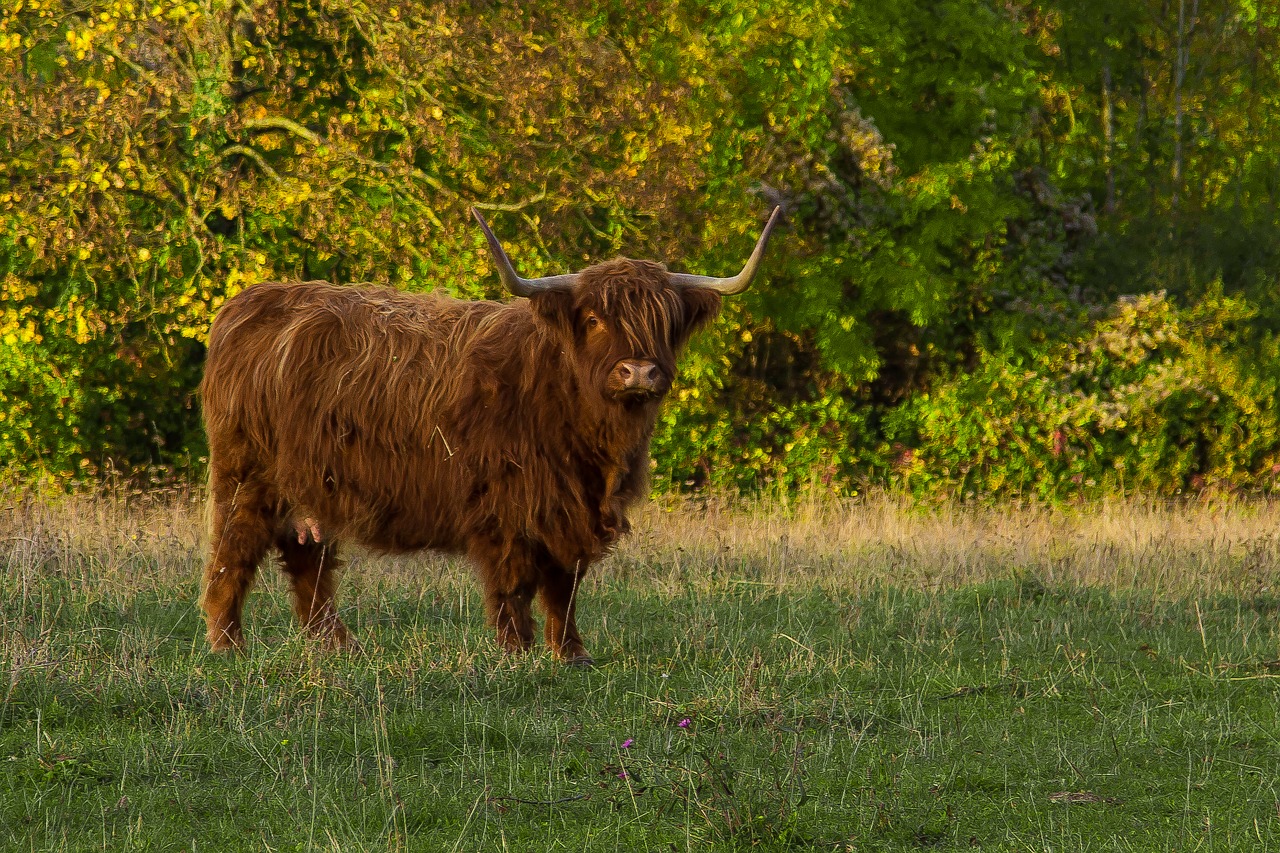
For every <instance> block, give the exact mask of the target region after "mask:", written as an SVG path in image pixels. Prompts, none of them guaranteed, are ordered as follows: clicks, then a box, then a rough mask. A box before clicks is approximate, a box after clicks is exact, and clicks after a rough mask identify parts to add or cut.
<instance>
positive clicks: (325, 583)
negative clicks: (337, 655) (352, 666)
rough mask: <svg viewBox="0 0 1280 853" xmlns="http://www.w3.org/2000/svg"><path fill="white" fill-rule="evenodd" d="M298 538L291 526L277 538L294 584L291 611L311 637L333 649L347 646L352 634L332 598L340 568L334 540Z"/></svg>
mask: <svg viewBox="0 0 1280 853" xmlns="http://www.w3.org/2000/svg"><path fill="white" fill-rule="evenodd" d="M299 538H302V537H299V536H298V535H297V534H296V533H295V531H294V530H293V529H288V530H286V531H285V532H284V533H282V534H281V535H280V536H279V537H278V538H277V539H276V547H278V548H279V549H280V558H281V568H282V569H283V570H284V573H285V575H287V576H288V578H289V583H290V585H291V586H292V587H293V612H294V613H296V614H297V616H298V621H299V622H301V623H302V626H303V627H304V628H306V629H307V630H308V631H309V632H310V633H311V634H312V636H315V637H317V638H320V639H322V640H324V642H325V644H326V645H328V646H330V647H332V648H341V647H343V646H346V645H348V643H350V641H351V635H350V633H349V632H348V631H347V626H346V625H343V624H342V620H341V619H340V618H338V609H337V607H336V606H335V604H334V601H333V596H334V591H335V590H336V589H337V586H338V572H339V570H340V569H341V568H342V562H341V561H340V560H339V559H338V549H337V543H335V542H328V543H325V544H320V543H318V542H314V541H307V542H302V543H299V542H298V539H299Z"/></svg>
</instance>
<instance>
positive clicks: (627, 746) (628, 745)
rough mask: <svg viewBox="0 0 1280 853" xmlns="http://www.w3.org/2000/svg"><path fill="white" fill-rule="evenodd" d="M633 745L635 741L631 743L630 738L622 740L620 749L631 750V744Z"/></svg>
mask: <svg viewBox="0 0 1280 853" xmlns="http://www.w3.org/2000/svg"><path fill="white" fill-rule="evenodd" d="M633 743H635V741H633V740H632V739H631V738H627V739H626V740H624V741H623V742H622V748H623V749H630V748H631V744H633Z"/></svg>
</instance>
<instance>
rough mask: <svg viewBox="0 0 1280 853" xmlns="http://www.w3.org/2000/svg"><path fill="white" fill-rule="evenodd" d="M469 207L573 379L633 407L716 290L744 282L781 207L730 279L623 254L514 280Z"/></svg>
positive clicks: (664, 379)
mask: <svg viewBox="0 0 1280 853" xmlns="http://www.w3.org/2000/svg"><path fill="white" fill-rule="evenodd" d="M472 213H474V214H475V217H476V220H477V221H479V223H480V227H481V228H483V229H484V233H485V237H486V238H487V239H488V241H489V249H490V251H491V252H492V253H493V259H494V263H495V264H496V265H497V267H498V274H499V275H500V276H501V277H502V282H503V284H505V285H506V286H507V289H508V290H510V291H511V292H512V293H514V294H515V295H516V296H525V297H528V298H529V300H530V301H531V303H532V307H533V313H534V316H535V317H536V318H537V319H538V321H539V322H541V323H542V324H544V325H545V326H546V327H547V329H548V330H549V331H550V332H551V333H552V334H553V335H555V336H556V337H557V338H558V340H559V341H560V342H561V344H562V346H563V347H564V350H565V352H566V353H570V354H571V356H572V361H573V364H574V368H575V370H576V371H577V373H578V376H579V380H580V384H581V385H582V386H583V387H584V388H588V389H594V391H595V392H596V393H598V394H599V396H600V397H601V398H602V401H604V402H613V403H618V404H622V405H628V406H634V405H644V404H648V403H653V402H657V401H658V400H661V399H662V397H663V396H664V395H665V394H666V393H667V391H668V390H670V388H671V381H672V380H673V379H674V378H675V372H676V356H677V355H678V354H679V352H680V349H681V348H682V347H683V346H684V344H685V342H686V341H688V340H689V336H690V335H692V334H693V332H694V331H696V330H697V329H698V327H699V326H701V325H702V324H704V323H706V322H707V321H709V320H711V319H712V318H714V317H715V315H716V313H717V312H718V311H719V310H720V297H721V296H722V295H732V294H735V293H741V292H742V291H744V290H746V289H747V286H748V285H750V284H751V279H752V278H753V277H754V276H755V274H756V271H757V270H758V269H759V267H760V262H761V259H762V258H763V256H764V250H765V245H766V244H767V243H768V241H769V234H770V232H771V231H772V230H773V226H774V224H775V223H776V222H777V220H778V217H779V215H780V214H781V208H775V209H774V211H773V215H771V216H770V217H769V222H768V223H767V224H766V225H765V227H764V231H763V232H762V233H761V234H760V239H759V241H757V243H756V248H755V251H753V252H752V253H751V257H750V258H749V259H748V260H747V263H746V266H744V267H743V268H742V271H741V272H740V273H738V274H737V275H735V276H732V277H730V278H714V277H712V276H702V275H690V274H688V273H673V272H668V271H667V268H666V267H664V266H663V265H662V264H659V263H654V262H653V261H633V260H628V259H626V258H621V259H619V260H615V261H608V262H606V263H603V264H597V265H596V266H593V267H588V268H587V269H585V270H583V271H582V272H577V273H570V274H568V275H555V276H549V277H546V278H537V279H525V278H520V276H518V275H516V272H515V269H514V268H513V267H512V265H511V261H510V259H509V258H508V257H507V253H506V252H505V251H504V250H503V248H502V244H501V243H499V242H498V239H497V238H496V237H494V235H493V232H492V231H491V230H490V229H489V226H488V224H486V223H485V221H484V218H483V217H481V216H480V214H479V212H477V211H475V210H474V209H473V210H472Z"/></svg>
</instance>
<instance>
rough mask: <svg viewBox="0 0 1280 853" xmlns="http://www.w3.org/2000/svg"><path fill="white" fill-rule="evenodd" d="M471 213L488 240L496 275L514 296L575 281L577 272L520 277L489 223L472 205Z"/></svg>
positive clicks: (525, 294) (570, 285)
mask: <svg viewBox="0 0 1280 853" xmlns="http://www.w3.org/2000/svg"><path fill="white" fill-rule="evenodd" d="M471 213H472V215H473V216H475V218H476V221H477V222H479V223H480V227H481V228H482V229H484V236H485V239H486V240H488V241H489V253H490V254H491V255H493V263H494V264H495V265H496V266H497V267H498V276H499V277H500V278H501V279H502V283H503V284H504V285H506V288H507V290H510V291H511V292H512V293H514V294H515V295H516V296H533V294H535V293H538V292H540V291H543V290H560V289H565V288H570V287H573V286H574V285H575V284H576V283H577V281H578V274H577V273H568V274H567V275H549V276H545V277H543V278H521V277H520V276H518V275H516V270H515V267H513V266H511V259H510V258H508V257H507V253H506V251H504V250H503V248H502V244H501V243H499V242H498V238H497V237H495V236H493V231H491V230H490V229H489V223H487V222H485V221H484V217H483V216H481V215H480V211H478V210H476V209H475V208H474V207H473V208H471Z"/></svg>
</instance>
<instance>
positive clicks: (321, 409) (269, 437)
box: [201, 210, 779, 665]
mask: <svg viewBox="0 0 1280 853" xmlns="http://www.w3.org/2000/svg"><path fill="white" fill-rule="evenodd" d="M473 212H474V211H473ZM778 214H779V211H778V210H774V212H773V215H772V216H771V217H770V219H769V222H768V224H767V225H766V226H765V228H764V231H763V233H762V234H761V235H760V239H759V241H758V242H757V244H756V247H755V251H754V252H753V253H752V255H751V257H750V259H749V260H748V261H747V263H746V265H745V266H744V267H743V269H742V271H741V272H740V273H738V275H736V276H733V277H731V278H712V277H709V276H698V275H690V274H686V273H672V272H668V271H667V269H666V268H665V267H664V266H663V265H661V264H658V263H654V262H651V261H634V260H628V259H619V260H614V261H609V262H607V263H603V264H598V265H596V266H593V267H590V268H588V269H585V270H583V271H582V272H578V273H573V274H568V275H557V276H551V277H548V278H542V279H533V280H529V279H523V278H520V277H519V276H518V275H516V273H515V270H514V269H513V268H512V265H511V262H510V260H509V259H508V258H507V255H506V252H505V251H504V250H503V248H502V246H501V244H500V243H499V242H498V240H497V238H495V237H494V235H493V232H492V231H490V229H489V226H488V225H487V224H486V223H485V221H484V219H483V218H482V217H481V216H480V214H479V213H475V216H476V219H477V220H478V221H479V223H480V227H481V228H482V229H483V230H484V234H485V237H486V238H487V240H488V244H489V248H490V251H491V252H492V255H493V260H494V263H495V264H496V266H497V269H498V272H499V275H500V276H501V278H502V281H503V283H504V284H505V285H506V287H507V289H508V290H510V291H511V292H512V293H513V294H515V295H516V296H517V297H523V298H520V299H517V300H515V301H513V302H510V303H506V304H503V303H497V302H486V301H464V300H460V299H454V298H451V297H449V296H445V295H442V294H438V293H428V294H410V293H402V292H398V291H395V290H389V289H383V288H371V287H339V286H335V285H332V284H328V283H325V282H302V283H292V284H279V283H270V284H259V285H255V286H253V287H250V288H248V289H246V290H245V291H243V292H242V293H240V294H238V295H236V296H235V297H233V298H232V299H230V300H228V301H227V303H226V305H225V307H223V309H222V310H221V312H220V313H219V314H218V317H217V319H216V320H215V321H214V324H213V329H212V331H211V332H210V337H209V354H208V361H207V364H206V368H205V375H204V381H203V383H202V384H201V397H202V402H203V408H204V420H205V427H206V430H207V432H208V436H209V489H210V501H211V527H210V551H211V553H210V557H209V562H208V565H207V568H206V570H205V575H204V591H203V596H202V599H201V604H202V606H203V608H204V612H205V615H206V619H207V623H208V639H209V642H210V644H211V645H212V646H213V648H214V649H217V650H222V649H230V648H238V647H242V646H243V645H244V634H243V631H242V627H241V612H242V610H243V607H244V603H245V597H246V595H247V593H248V591H249V588H250V586H251V584H252V582H253V578H254V574H255V572H256V570H257V566H258V563H259V562H260V561H261V560H262V559H263V557H264V556H265V555H266V553H267V552H268V550H270V549H271V548H272V547H273V546H274V548H276V549H277V550H278V551H279V555H280V558H281V565H282V568H283V570H284V572H285V574H286V575H287V576H288V578H289V580H290V582H291V585H292V591H293V600H294V609H295V611H296V613H297V616H298V618H299V620H300V621H301V622H302V624H303V625H304V626H305V627H306V628H307V629H308V630H309V631H310V632H312V633H313V634H315V635H317V636H319V637H321V638H323V639H324V640H326V641H327V642H328V643H330V644H332V645H335V646H341V645H344V644H346V643H347V642H348V641H349V635H348V632H347V629H346V627H345V626H344V625H343V624H342V620H341V619H339V617H338V612H337V610H336V607H335V604H334V591H335V586H336V579H337V577H338V570H339V567H340V564H339V561H338V559H337V548H338V544H339V543H340V542H343V541H350V542H356V543H360V544H362V545H364V546H366V547H368V548H370V549H373V550H376V551H381V552H388V553H403V552H409V551H416V550H419V549H428V548H429V549H435V550H438V551H444V552H452V553H461V554H465V555H466V556H467V557H469V558H470V560H471V561H472V562H473V563H474V565H475V568H476V570H477V574H478V576H479V580H480V582H481V584H482V586H483V588H484V599H485V605H486V609H487V612H488V616H489V618H490V620H491V621H492V623H493V624H494V626H495V627H496V630H497V637H498V642H499V643H500V644H501V646H502V647H503V648H504V649H506V650H508V651H513V652H514V651H523V650H527V649H529V648H530V647H532V645H533V642H534V621H533V617H532V615H531V613H530V605H531V602H532V599H533V598H534V597H535V596H538V597H540V599H541V603H542V607H543V609H544V610H545V615H546V628H545V636H546V641H547V644H548V645H549V646H550V648H551V650H552V651H553V652H554V653H555V654H556V656H558V657H559V658H560V659H562V660H564V661H568V662H571V663H575V664H581V665H590V664H591V662H592V661H591V657H590V656H589V655H588V654H587V650H586V648H585V647H584V645H583V643H582V638H581V636H580V635H579V633H578V628H577V625H576V624H575V620H574V607H575V604H576V598H577V587H578V583H579V581H580V580H581V578H582V577H583V574H584V573H585V572H586V571H587V569H588V568H589V567H590V566H591V564H592V563H594V562H596V561H597V560H599V559H600V558H601V557H602V556H604V555H605V554H606V553H607V552H608V551H609V549H610V547H611V546H612V545H613V544H614V543H615V542H616V541H617V539H618V537H620V536H621V535H623V534H624V533H626V532H627V530H628V522H627V509H628V507H629V506H630V505H631V504H632V503H633V502H635V500H636V499H637V498H639V497H640V496H641V495H642V494H643V492H644V491H645V489H646V482H647V474H648V469H649V457H648V451H649V439H650V435H651V434H652V432H653V427H654V422H655V419H656V417H657V413H658V407H659V405H660V403H661V402H662V399H663V397H664V396H665V395H666V394H667V391H668V390H669V389H670V387H671V381H672V379H673V377H674V376H675V372H676V358H677V355H678V354H679V352H680V349H681V347H682V346H683V345H684V344H685V342H686V341H687V340H688V339H689V337H690V335H691V334H692V333H693V332H694V331H696V330H697V329H698V328H699V327H700V326H702V325H703V324H705V323H707V322H708V321H709V320H711V319H712V318H714V317H715V316H716V314H717V312H718V311H719V309H720V300H721V296H722V295H725V294H734V293H739V292H741V291H743V290H745V289H746V287H747V286H748V285H749V284H750V282H751V279H752V277H753V276H754V275H755V274H756V271H757V270H758V268H759V266H760V261H761V258H762V256H763V254H764V249H765V245H766V243H767V241H768V239H769V233H770V231H771V230H772V229H773V226H774V223H775V222H776V221H777V219H778Z"/></svg>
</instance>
